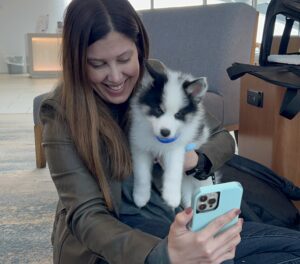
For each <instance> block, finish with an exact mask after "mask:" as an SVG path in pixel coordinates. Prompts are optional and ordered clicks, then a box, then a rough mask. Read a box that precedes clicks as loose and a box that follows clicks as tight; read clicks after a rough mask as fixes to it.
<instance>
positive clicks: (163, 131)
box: [160, 128, 171, 137]
mask: <svg viewBox="0 0 300 264" xmlns="http://www.w3.org/2000/svg"><path fill="white" fill-rule="evenodd" d="M170 133H171V131H170V130H169V129H167V128H163V129H161V130H160V134H161V135H162V136H163V137H168V136H169V135H170Z"/></svg>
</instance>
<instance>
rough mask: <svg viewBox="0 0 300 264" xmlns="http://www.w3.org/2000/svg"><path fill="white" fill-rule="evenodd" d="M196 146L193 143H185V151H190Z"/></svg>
mask: <svg viewBox="0 0 300 264" xmlns="http://www.w3.org/2000/svg"><path fill="white" fill-rule="evenodd" d="M196 147H197V145H196V144H195V143H190V144H187V145H186V146H185V151H186V152H189V151H192V150H195V149H196Z"/></svg>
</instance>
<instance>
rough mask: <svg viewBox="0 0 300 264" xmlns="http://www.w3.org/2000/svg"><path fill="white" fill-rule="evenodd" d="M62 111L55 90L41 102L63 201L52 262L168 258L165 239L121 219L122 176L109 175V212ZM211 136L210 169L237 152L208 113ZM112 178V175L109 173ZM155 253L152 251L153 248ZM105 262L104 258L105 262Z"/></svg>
mask: <svg viewBox="0 0 300 264" xmlns="http://www.w3.org/2000/svg"><path fill="white" fill-rule="evenodd" d="M57 115H63V113H62V109H61V107H60V105H59V103H58V102H57V101H56V100H55V99H54V97H52V98H51V96H50V97H49V98H47V99H45V100H44V102H43V103H42V106H41V112H40V118H41V120H42V123H43V126H44V128H43V141H42V142H43V143H42V144H43V146H44V149H45V153H46V159H47V162H48V167H49V170H50V174H51V177H52V179H53V182H54V184H55V186H56V189H57V192H58V196H59V201H58V205H57V211H56V215H55V221H54V226H53V233H52V244H53V253H54V254H53V258H54V260H53V263H55V264H56V263H62V264H69V263H70V264H76V263H78V264H79V263H80V264H87V263H102V262H101V259H105V260H106V262H108V263H111V264H118V263H120V264H126V263H128V264H129V263H130V264H142V263H155V264H157V263H169V260H168V255H167V248H166V243H167V241H166V240H165V241H163V242H162V240H161V239H160V238H158V237H155V236H152V235H150V234H147V233H143V232H141V231H139V230H137V229H132V228H131V227H129V226H127V225H126V224H123V223H122V222H120V221H119V220H118V209H119V208H120V205H121V202H122V201H121V197H122V193H121V192H122V191H121V187H122V182H117V181H112V180H109V184H110V189H111V193H112V199H113V203H114V207H115V211H114V212H109V211H108V210H107V207H106V206H105V202H104V198H103V195H102V193H101V190H100V189H99V187H98V184H97V182H96V180H95V178H94V177H93V176H92V175H91V173H90V172H89V170H88V169H87V168H86V166H85V165H84V163H83V161H82V160H81V158H80V156H79V154H78V152H77V151H76V148H75V146H74V143H73V141H72V138H71V137H70V133H69V131H68V128H67V124H66V123H65V122H63V121H60V119H59V118H56V116H57ZM207 122H208V124H209V126H210V127H211V131H212V137H211V140H210V142H209V143H207V144H206V145H204V146H203V147H202V148H201V151H202V152H203V153H204V154H205V155H206V156H207V157H208V158H209V159H210V161H211V163H212V171H214V170H216V169H218V168H219V167H220V166H222V165H223V163H224V162H225V161H227V160H228V159H229V158H230V157H231V156H232V154H233V152H234V141H233V139H232V137H231V136H230V134H229V133H228V132H227V131H225V130H223V129H222V128H221V127H220V123H219V122H218V121H217V120H215V119H214V118H213V117H211V116H210V115H208V117H207ZM107 178H108V179H109V175H107ZM150 253H151V254H150ZM106 262H103V263H106Z"/></svg>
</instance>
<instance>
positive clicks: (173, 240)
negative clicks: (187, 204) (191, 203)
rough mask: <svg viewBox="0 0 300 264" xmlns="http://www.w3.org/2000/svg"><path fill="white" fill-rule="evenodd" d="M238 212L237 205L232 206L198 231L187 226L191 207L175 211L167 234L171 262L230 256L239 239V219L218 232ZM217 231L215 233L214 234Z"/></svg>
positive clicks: (207, 261) (218, 259)
mask: <svg viewBox="0 0 300 264" xmlns="http://www.w3.org/2000/svg"><path fill="white" fill-rule="evenodd" d="M239 214H240V210H239V209H233V210H231V211H229V212H228V213H226V214H224V215H222V216H219V217H218V218H216V219H215V220H213V221H212V222H211V223H209V224H208V225H207V226H206V227H204V228H203V229H201V230H200V231H197V232H192V231H190V230H189V229H188V227H187V225H188V223H189V222H190V221H191V219H192V217H193V213H192V208H187V209H186V210H185V211H183V212H181V213H178V214H177V215H176V218H175V220H174V222H173V223H172V225H171V227H170V231H169V235H168V253H169V257H170V261H171V263H172V264H177V263H180V264H181V263H185V264H192V263H197V264H199V263H201V264H202V263H203V264H212V263H213V264H217V263H222V262H223V261H225V260H229V259H233V258H234V256H235V249H236V246H237V245H238V244H239V242H240V240H241V237H240V232H241V230H242V223H243V221H242V219H239V220H238V222H237V223H236V224H235V225H233V226H232V227H230V228H228V229H227V230H225V231H224V232H221V233H218V232H219V231H220V230H221V229H222V227H224V226H225V225H226V224H228V223H230V222H231V221H232V220H233V219H234V218H235V217H236V216H238V215H239ZM216 233H218V234H217V235H215V234H216Z"/></svg>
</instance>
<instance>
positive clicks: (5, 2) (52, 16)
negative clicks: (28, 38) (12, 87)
mask: <svg viewBox="0 0 300 264" xmlns="http://www.w3.org/2000/svg"><path fill="white" fill-rule="evenodd" d="M64 9H65V0H0V73H5V72H7V65H6V62H5V60H6V57H7V56H24V58H25V34H26V33H33V32H35V31H36V22H37V20H38V18H39V16H40V15H46V14H49V27H48V31H47V33H55V32H56V23H57V21H61V20H62V19H63V13H64Z"/></svg>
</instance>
